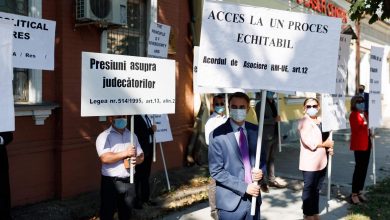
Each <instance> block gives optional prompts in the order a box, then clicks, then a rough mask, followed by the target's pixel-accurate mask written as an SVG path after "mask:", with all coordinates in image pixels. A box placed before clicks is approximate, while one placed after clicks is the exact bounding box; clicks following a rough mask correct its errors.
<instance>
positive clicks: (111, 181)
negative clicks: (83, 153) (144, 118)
mask: <svg viewBox="0 0 390 220" xmlns="http://www.w3.org/2000/svg"><path fill="white" fill-rule="evenodd" d="M108 120H109V122H110V124H111V126H110V127H109V128H108V129H106V130H105V131H103V132H102V133H100V134H99V136H98V137H97V139H96V151H97V153H98V155H99V158H100V161H101V163H102V167H101V174H102V178H101V191H100V202H101V204H100V219H101V220H106V219H113V217H114V213H115V211H118V218H119V219H120V220H128V219H130V217H131V212H132V201H133V195H134V194H135V193H134V187H133V184H130V170H129V169H127V167H128V163H127V161H128V158H131V159H130V160H131V161H130V163H131V164H132V165H133V166H135V165H136V164H141V163H142V162H143V160H144V155H143V152H142V149H141V146H140V145H139V143H138V139H137V136H136V135H133V140H134V143H133V145H132V144H130V131H129V130H128V129H127V128H126V125H127V116H124V115H122V116H110V117H108ZM126 163H127V164H126Z"/></svg>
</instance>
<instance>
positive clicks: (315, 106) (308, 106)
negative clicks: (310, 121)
mask: <svg viewBox="0 0 390 220" xmlns="http://www.w3.org/2000/svg"><path fill="white" fill-rule="evenodd" d="M305 107H306V108H318V105H306V106H305Z"/></svg>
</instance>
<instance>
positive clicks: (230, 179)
mask: <svg viewBox="0 0 390 220" xmlns="http://www.w3.org/2000/svg"><path fill="white" fill-rule="evenodd" d="M245 129H246V131H247V139H248V145H249V146H248V147H249V157H250V162H251V167H254V166H255V158H256V145H257V133H258V128H257V126H256V125H254V124H251V123H249V122H245ZM265 159H266V154H265V149H264V148H262V150H261V160H260V161H261V162H260V168H261V169H262V170H263V173H264V174H265V170H266V169H265V162H266V161H265ZM209 170H210V174H211V177H212V178H213V179H215V181H216V183H217V188H216V206H217V209H222V210H226V211H233V210H234V209H235V208H236V207H237V206H238V204H239V202H240V200H241V199H242V198H243V197H244V196H246V193H245V192H246V188H247V183H245V181H244V176H245V171H244V164H243V162H242V157H241V152H240V149H239V146H238V143H237V140H236V137H235V136H234V132H233V128H232V126H231V125H230V119H228V120H227V121H226V122H225V123H224V124H222V125H221V126H219V127H217V128H216V129H215V130H214V131H213V133H212V135H211V139H210V145H209ZM260 204H261V197H258V199H257V205H260Z"/></svg>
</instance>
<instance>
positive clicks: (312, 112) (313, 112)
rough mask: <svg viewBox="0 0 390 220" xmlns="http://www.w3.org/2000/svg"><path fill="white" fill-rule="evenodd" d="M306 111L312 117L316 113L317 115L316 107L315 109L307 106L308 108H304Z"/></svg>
mask: <svg viewBox="0 0 390 220" xmlns="http://www.w3.org/2000/svg"><path fill="white" fill-rule="evenodd" d="M306 113H307V114H308V115H309V116H311V117H313V116H316V115H317V113H318V109H316V108H308V109H307V110H306Z"/></svg>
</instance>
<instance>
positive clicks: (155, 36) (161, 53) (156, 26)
mask: <svg viewBox="0 0 390 220" xmlns="http://www.w3.org/2000/svg"><path fill="white" fill-rule="evenodd" d="M170 31H171V27H170V26H168V25H165V24H160V23H156V22H151V23H150V30H149V40H148V57H160V58H167V56H168V46H169V44H168V43H169V33H170Z"/></svg>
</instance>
